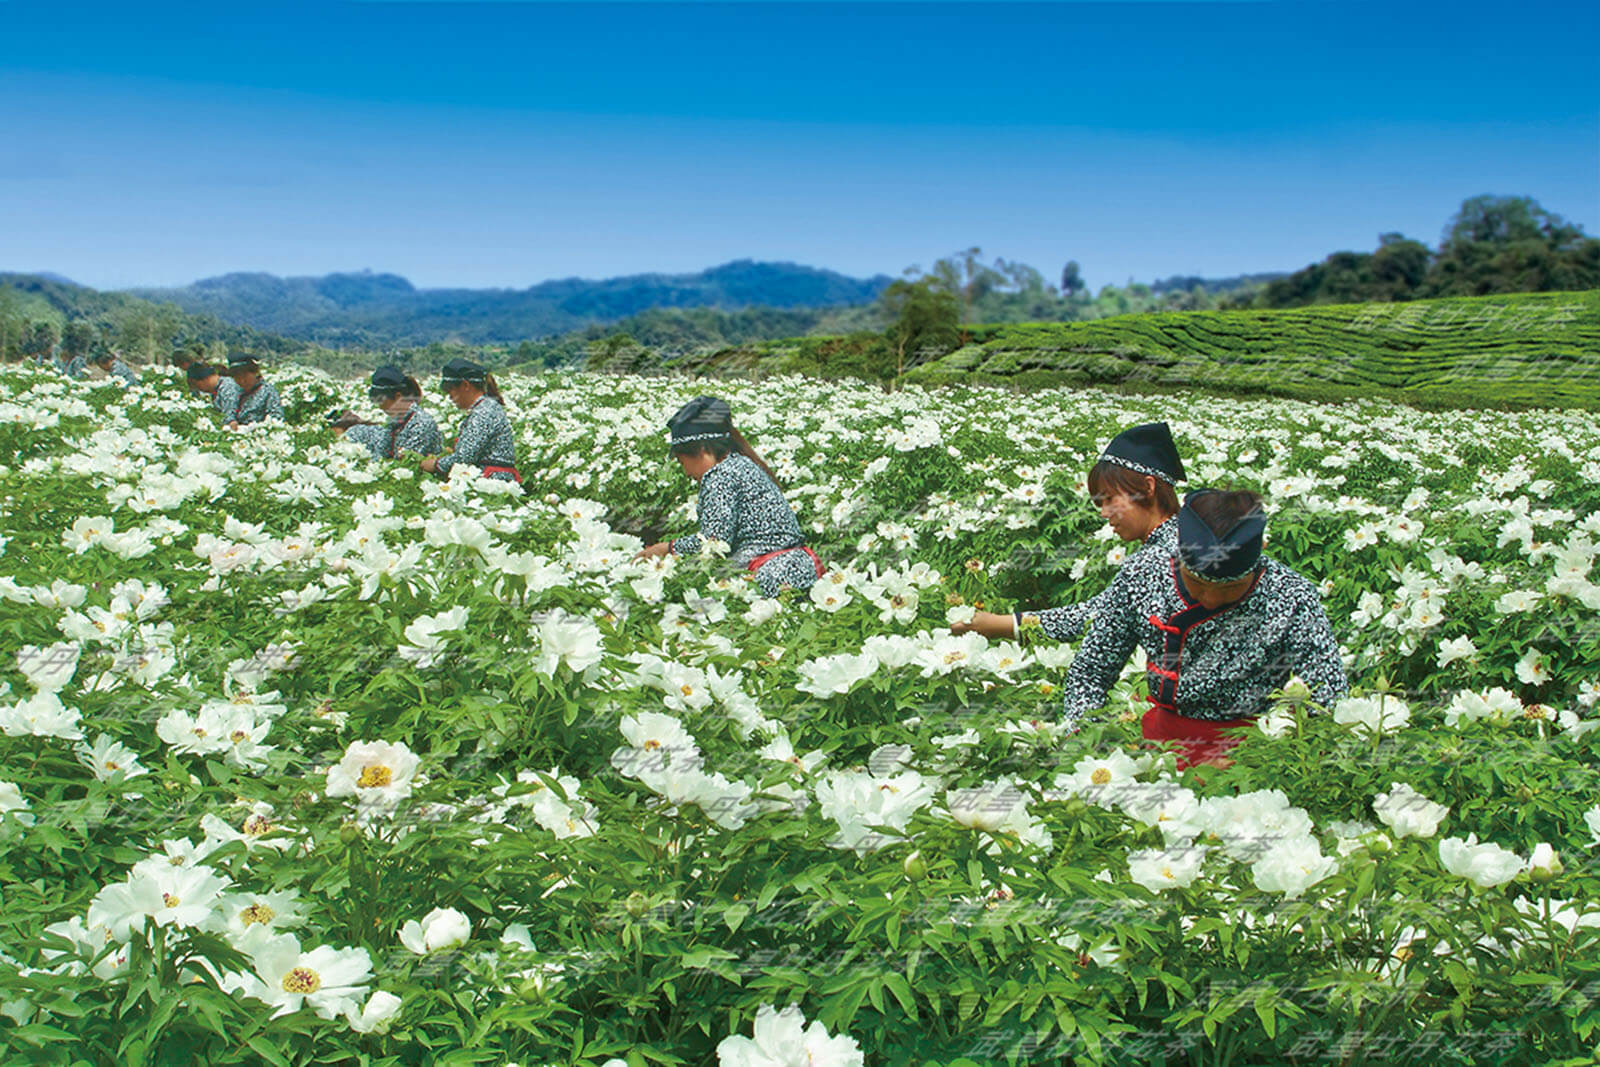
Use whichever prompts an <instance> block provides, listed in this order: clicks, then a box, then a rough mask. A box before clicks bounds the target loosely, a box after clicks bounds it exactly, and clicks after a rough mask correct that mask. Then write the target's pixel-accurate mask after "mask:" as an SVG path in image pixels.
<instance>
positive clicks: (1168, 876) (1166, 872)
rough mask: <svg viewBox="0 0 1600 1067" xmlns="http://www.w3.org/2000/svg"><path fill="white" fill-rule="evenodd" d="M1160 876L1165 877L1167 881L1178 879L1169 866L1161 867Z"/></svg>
mask: <svg viewBox="0 0 1600 1067" xmlns="http://www.w3.org/2000/svg"><path fill="white" fill-rule="evenodd" d="M1161 877H1163V878H1165V879H1166V880H1167V881H1169V882H1175V881H1177V880H1178V876H1177V875H1175V874H1173V873H1172V868H1171V867H1163V868H1161Z"/></svg>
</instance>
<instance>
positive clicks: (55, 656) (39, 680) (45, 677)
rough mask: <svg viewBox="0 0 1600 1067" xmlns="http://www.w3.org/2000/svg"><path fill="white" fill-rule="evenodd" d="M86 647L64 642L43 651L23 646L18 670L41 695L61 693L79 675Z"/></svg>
mask: <svg viewBox="0 0 1600 1067" xmlns="http://www.w3.org/2000/svg"><path fill="white" fill-rule="evenodd" d="M82 654H83V646H82V645H80V644H77V643H75V642H70V641H61V642H58V643H56V644H53V645H46V646H45V647H43V648H40V647H38V646H37V645H23V646H22V647H21V648H20V649H18V650H17V669H18V670H19V671H21V672H22V673H23V675H24V676H26V677H27V679H28V684H29V685H31V686H33V688H34V689H35V690H36V691H37V692H40V693H59V692H60V691H61V690H62V689H63V688H64V687H65V686H66V684H67V683H68V682H70V681H72V676H73V675H74V674H76V673H77V671H78V657H79V656H81V655H82Z"/></svg>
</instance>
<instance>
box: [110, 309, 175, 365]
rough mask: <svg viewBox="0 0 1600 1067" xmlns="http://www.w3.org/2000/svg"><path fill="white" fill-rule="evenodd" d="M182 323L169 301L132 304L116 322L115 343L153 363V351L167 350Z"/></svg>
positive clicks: (125, 350)
mask: <svg viewBox="0 0 1600 1067" xmlns="http://www.w3.org/2000/svg"><path fill="white" fill-rule="evenodd" d="M182 324H183V313H182V312H180V311H179V310H178V309H177V307H176V306H175V305H173V304H149V303H144V302H140V303H137V304H133V305H130V306H129V307H128V309H127V310H126V311H124V312H123V313H122V317H121V321H120V322H119V323H118V324H117V344H118V345H119V346H120V347H121V348H122V350H123V351H124V352H126V353H129V354H132V353H134V352H138V353H139V354H140V355H141V356H143V358H144V362H145V363H149V364H154V363H155V362H156V355H157V353H161V352H165V351H166V350H167V347H168V346H169V345H170V344H171V343H172V338H173V337H174V336H175V335H176V334H177V332H178V330H179V328H180V327H181V326H182Z"/></svg>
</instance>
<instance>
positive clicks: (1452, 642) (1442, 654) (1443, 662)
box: [1438, 637, 1478, 670]
mask: <svg viewBox="0 0 1600 1067" xmlns="http://www.w3.org/2000/svg"><path fill="white" fill-rule="evenodd" d="M1477 654H1478V646H1477V645H1474V644H1473V643H1472V638H1470V637H1453V638H1451V639H1449V640H1447V641H1441V642H1439V660H1438V664H1439V669H1440V670H1443V669H1444V668H1445V667H1448V666H1450V664H1452V663H1454V662H1455V661H1456V660H1459V659H1465V660H1470V659H1473V658H1474V657H1476V656H1477Z"/></svg>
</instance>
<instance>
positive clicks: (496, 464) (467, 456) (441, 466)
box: [422, 359, 522, 483]
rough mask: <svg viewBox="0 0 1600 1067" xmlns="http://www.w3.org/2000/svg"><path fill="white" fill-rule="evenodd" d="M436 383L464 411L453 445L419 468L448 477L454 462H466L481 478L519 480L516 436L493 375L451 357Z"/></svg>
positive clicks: (468, 362) (427, 460) (474, 364)
mask: <svg viewBox="0 0 1600 1067" xmlns="http://www.w3.org/2000/svg"><path fill="white" fill-rule="evenodd" d="M439 385H440V388H441V389H442V390H443V392H444V393H445V395H446V396H448V397H449V398H450V401H451V403H453V404H455V406H456V407H458V408H460V409H461V410H462V411H465V412H466V413H467V417H466V418H465V419H463V420H462V421H461V430H460V432H459V433H458V434H457V435H456V443H455V447H454V448H453V449H452V450H451V451H450V452H448V453H446V454H445V455H442V456H437V457H435V456H429V457H427V458H426V459H424V460H423V461H422V469H423V470H425V471H427V472H428V473H429V474H437V475H439V477H441V478H448V477H449V476H450V471H451V470H452V469H454V468H455V466H456V464H458V463H467V464H470V465H472V466H474V467H477V468H478V469H479V470H480V471H482V472H483V476H484V477H485V478H494V479H496V480H498V481H502V482H519V483H520V482H521V481H522V475H521V474H519V473H518V472H517V438H516V435H515V434H513V433H512V432H511V420H510V419H508V418H507V417H506V409H505V406H504V404H503V403H502V401H501V399H500V387H499V386H498V385H497V384H496V383H495V380H494V375H492V374H490V373H489V372H488V371H487V370H486V369H484V368H483V367H482V366H480V365H479V364H477V363H474V362H472V361H471V360H470V359H452V360H451V361H450V362H449V363H446V364H445V365H444V369H443V370H441V371H440V372H439Z"/></svg>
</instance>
